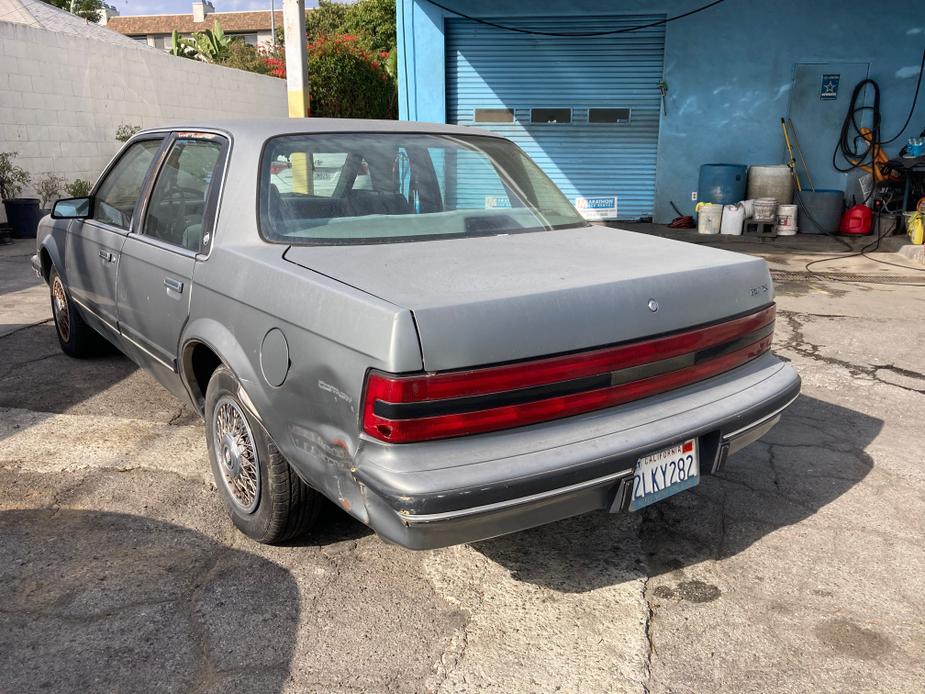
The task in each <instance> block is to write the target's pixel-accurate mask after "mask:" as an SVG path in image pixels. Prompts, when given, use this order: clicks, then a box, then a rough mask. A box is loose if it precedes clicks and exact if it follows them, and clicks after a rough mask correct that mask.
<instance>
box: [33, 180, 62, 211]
mask: <svg viewBox="0 0 925 694" xmlns="http://www.w3.org/2000/svg"><path fill="white" fill-rule="evenodd" d="M65 184H66V181H65V180H64V177H63V176H57V175H55V174H52V173H46V174H42V177H41V178H39V182H38V183H36V185H35V192H36V193H38V194H39V197H40V198H41V199H42V207H48V204H49V203H52V202H54V201H55V200H57V199H58V198H60V197H61V193H63V192H64V186H65Z"/></svg>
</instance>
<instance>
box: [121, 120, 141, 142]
mask: <svg viewBox="0 0 925 694" xmlns="http://www.w3.org/2000/svg"><path fill="white" fill-rule="evenodd" d="M139 130H141V126H140V125H133V124H131V123H120V124H119V127H118V128H116V140H118V141H119V142H128V141H129V140H130V139H131V138H132V135H134V134H135V133H137V132H138V131H139Z"/></svg>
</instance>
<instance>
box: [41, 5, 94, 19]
mask: <svg viewBox="0 0 925 694" xmlns="http://www.w3.org/2000/svg"><path fill="white" fill-rule="evenodd" d="M45 2H47V3H48V4H49V5H54V6H55V7H57V8H60V9H62V10H66V11H67V12H70V13H71V14H76V15H77V16H78V17H83V18H84V19H88V20H90V21H91V22H98V21H100V16H101V12H102V10H103V0H45Z"/></svg>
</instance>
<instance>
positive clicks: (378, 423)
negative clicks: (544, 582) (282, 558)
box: [33, 119, 800, 549]
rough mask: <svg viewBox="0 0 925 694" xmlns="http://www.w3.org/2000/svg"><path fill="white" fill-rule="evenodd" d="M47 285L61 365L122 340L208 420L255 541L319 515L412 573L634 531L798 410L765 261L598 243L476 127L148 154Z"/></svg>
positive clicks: (129, 146)
mask: <svg viewBox="0 0 925 694" xmlns="http://www.w3.org/2000/svg"><path fill="white" fill-rule="evenodd" d="M33 264H34V266H35V268H36V271H37V272H38V273H39V274H40V275H41V276H42V277H43V278H44V279H45V280H46V281H47V282H48V284H49V287H50V294H51V302H52V311H53V316H54V321H55V325H56V327H57V331H58V338H59V341H60V343H61V347H62V349H63V350H64V351H65V352H66V353H67V354H70V355H72V356H74V357H83V356H87V355H91V354H94V353H96V351H98V349H99V348H100V346H101V345H102V344H104V341H105V342H109V343H111V344H113V345H115V346H116V347H117V348H118V349H119V350H121V351H122V352H124V353H125V354H126V355H128V356H129V357H130V358H131V359H132V360H134V361H135V362H137V363H138V364H139V365H140V366H142V367H143V368H145V369H147V370H148V371H150V372H151V374H153V376H154V377H155V378H156V379H157V380H158V381H159V382H160V383H161V384H163V385H164V387H166V388H167V389H169V390H170V391H171V392H173V393H174V394H176V395H177V396H178V397H179V398H182V399H184V400H186V401H188V402H189V403H190V405H191V406H192V407H193V408H195V410H196V411H197V412H198V413H200V414H201V415H202V416H203V418H204V420H205V435H206V440H207V443H208V452H209V458H210V461H211V466H212V470H213V473H214V475H215V479H216V484H217V487H218V490H219V493H220V494H221V496H222V498H223V500H224V502H225V506H226V508H227V509H228V512H229V514H230V516H231V518H232V520H233V521H234V523H235V524H236V525H237V527H238V528H240V529H241V530H242V531H243V532H245V533H246V534H247V535H249V536H250V537H252V538H254V539H256V540H259V541H261V542H282V541H285V540H287V539H289V538H292V537H294V536H296V535H298V534H300V533H303V532H305V531H306V530H307V529H308V528H309V527H310V526H311V524H312V523H313V522H314V520H315V517H316V516H317V513H318V510H319V507H320V503H321V499H322V496H325V497H327V498H329V499H331V500H332V501H333V502H334V503H335V504H337V505H338V506H340V507H341V508H343V509H344V510H345V511H347V512H348V513H350V514H351V515H352V516H354V517H355V518H357V519H358V520H360V521H361V522H363V523H366V524H368V525H369V526H370V527H372V528H373V529H374V530H375V531H376V532H378V533H379V534H380V536H382V537H383V538H385V539H387V540H389V541H392V542H397V543H400V544H402V545H404V546H406V547H411V548H416V549H423V548H429V547H439V546H445V545H450V544H455V543H460V542H468V541H473V540H479V539H483V538H488V537H492V536H495V535H500V534H503V533H508V532H513V531H517V530H522V529H525V528H529V527H532V526H535V525H539V524H542V523H548V522H551V521H555V520H558V519H562V518H566V517H568V516H572V515H576V514H579V513H584V512H588V511H594V510H598V509H606V510H611V511H626V510H630V511H632V510H636V509H639V508H642V507H644V506H646V505H648V504H650V503H652V502H654V501H658V500H660V499H662V498H665V497H666V496H669V495H671V494H674V493H677V492H679V491H682V490H685V489H689V488H690V487H692V486H694V485H695V484H697V483H699V482H700V480H701V479H702V477H704V476H706V475H711V474H716V473H717V472H719V471H720V470H721V469H722V468H723V466H724V465H725V464H726V462H727V459H728V457H729V455H730V454H732V453H734V452H735V451H736V450H738V449H739V448H741V447H742V446H744V445H746V444H748V443H750V442H752V441H754V440H756V439H758V438H759V437H760V436H761V435H762V434H763V433H764V432H766V431H767V430H768V429H769V428H770V427H772V426H773V425H774V423H775V422H776V421H777V420H778V419H779V417H780V415H781V412H782V411H783V410H784V409H785V408H786V407H787V406H788V405H789V404H790V403H791V402H792V401H793V400H794V399H795V398H796V397H797V395H798V393H799V388H800V381H799V377H798V376H797V374H796V373H795V372H794V370H793V369H792V368H791V367H790V365H789V364H786V363H783V362H782V361H780V360H778V359H777V358H776V357H775V356H774V355H773V354H772V353H771V351H770V346H771V340H772V336H773V330H774V316H775V307H774V304H773V290H772V289H769V288H770V287H771V286H772V285H771V280H770V276H769V273H768V269H767V266H766V264H765V262H764V261H763V260H760V259H757V258H752V257H748V256H744V255H739V254H735V253H730V252H727V251H723V250H717V249H712V248H707V247H704V246H700V245H695V244H685V243H681V242H676V241H670V240H666V239H661V238H657V237H655V236H650V235H645V234H637V233H632V232H629V231H624V230H621V229H614V228H608V227H605V226H600V225H595V224H589V223H588V222H587V221H586V220H585V219H583V218H582V217H581V216H580V215H579V214H578V212H577V211H576V210H575V208H574V207H573V205H572V204H571V203H570V202H569V201H568V200H567V199H566V198H565V197H564V196H563V195H562V193H561V192H560V191H559V190H558V189H557V188H556V187H555V185H554V184H553V183H552V182H551V181H550V180H549V179H548V178H547V177H546V176H545V175H544V174H543V172H542V171H541V170H540V169H539V167H538V166H536V164H534V163H533V162H532V161H531V160H530V158H529V157H528V156H527V155H526V154H524V152H523V151H522V150H520V149H519V148H518V147H517V146H515V145H514V144H513V143H511V142H510V141H508V140H506V139H505V138H503V137H500V136H498V135H495V134H492V133H490V132H485V131H481V130H476V129H471V128H464V127H457V126H449V125H435V124H427V123H409V122H391V121H389V122H379V121H354V120H324V119H300V120H289V119H266V120H246V121H239V122H216V123H201V124H185V125H184V126H183V127H165V128H155V129H150V130H146V131H143V132H140V133H138V134H136V135H135V136H134V137H133V138H132V139H131V140H129V141H128V142H127V143H126V144H125V146H124V148H123V149H122V151H121V152H120V153H119V154H118V155H117V156H116V157H115V159H113V161H112V162H111V163H110V165H109V166H108V167H107V168H106V170H105V171H104V172H103V174H102V175H101V176H100V178H99V181H98V182H97V184H96V185H95V187H94V189H93V191H92V193H91V195H90V196H89V197H87V198H79V199H71V200H62V201H59V202H58V203H57V204H56V205H55V207H54V210H53V212H52V214H51V216H50V217H47V218H45V219H44V220H43V221H42V223H41V224H40V231H39V235H38V238H37V253H36V255H35V256H34V258H33ZM755 287H764V288H765V291H763V292H762V291H759V292H755V291H753V289H754V288H755Z"/></svg>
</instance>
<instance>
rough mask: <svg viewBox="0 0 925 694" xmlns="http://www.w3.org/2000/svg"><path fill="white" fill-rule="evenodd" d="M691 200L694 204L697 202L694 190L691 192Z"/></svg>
mask: <svg viewBox="0 0 925 694" xmlns="http://www.w3.org/2000/svg"><path fill="white" fill-rule="evenodd" d="M691 200H693V201H694V202H697V191H696V190H692V191H691Z"/></svg>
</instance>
